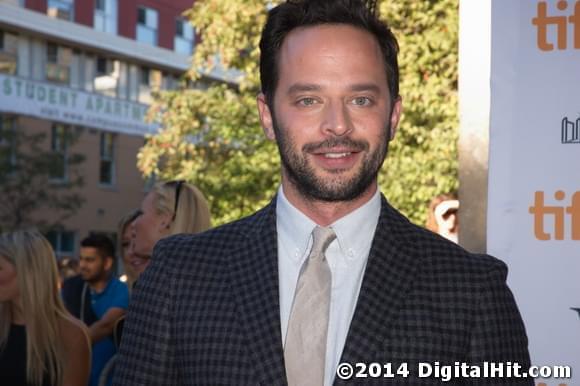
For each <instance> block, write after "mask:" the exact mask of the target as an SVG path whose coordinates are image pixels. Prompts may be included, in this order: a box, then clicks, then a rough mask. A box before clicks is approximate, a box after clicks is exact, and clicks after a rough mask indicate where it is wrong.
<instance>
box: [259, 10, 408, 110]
mask: <svg viewBox="0 0 580 386" xmlns="http://www.w3.org/2000/svg"><path fill="white" fill-rule="evenodd" d="M375 3H376V2H375V1H363V0H288V1H286V2H284V3H282V4H280V5H278V6H276V7H274V8H272V9H271V10H270V11H269V12H268V20H267V21H266V25H265V26H264V29H263V30H262V37H261V40H260V51H261V54H260V81H261V83H262V93H263V94H264V95H265V96H266V100H267V102H268V104H269V105H270V106H272V102H273V100H274V93H275V91H276V86H277V84H278V79H279V73H278V60H279V57H280V48H281V47H282V44H283V43H284V39H285V38H286V36H288V34H289V33H290V32H292V31H293V30H294V29H296V28H300V27H308V26H316V25H321V24H346V25H350V26H353V27H356V28H360V29H362V30H364V31H367V32H369V33H370V34H371V35H373V36H374V37H375V38H376V39H377V42H378V43H379V46H380V47H381V51H382V53H383V59H384V62H385V71H386V73H387V81H388V83H389V92H390V94H391V100H392V102H393V103H394V101H395V100H396V98H397V97H398V96H399V64H398V62H397V53H398V51H399V45H398V43H397V39H396V38H395V36H394V35H393V33H392V32H391V30H390V29H389V27H388V26H387V24H386V23H384V22H382V21H381V20H379V18H378V17H377V15H376V12H375V9H376V4H375Z"/></svg>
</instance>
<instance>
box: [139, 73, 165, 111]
mask: <svg viewBox="0 0 580 386" xmlns="http://www.w3.org/2000/svg"><path fill="white" fill-rule="evenodd" d="M162 82H163V75H162V73H161V71H159V70H153V69H151V68H148V67H141V68H140V73H139V102H141V103H151V92H152V91H159V89H160V88H161V84H162Z"/></svg>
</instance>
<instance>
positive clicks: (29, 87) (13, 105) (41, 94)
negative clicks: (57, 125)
mask: <svg viewBox="0 0 580 386" xmlns="http://www.w3.org/2000/svg"><path fill="white" fill-rule="evenodd" d="M148 108H149V106H147V105H144V104H141V103H135V102H130V101H127V100H122V99H117V98H112V97H108V96H104V95H100V94H94V93H89V92H85V91H82V90H77V89H72V88H70V87H64V86H59V85H57V84H52V83H45V82H38V81H34V80H30V79H24V78H19V77H16V76H10V75H5V74H0V111H2V112H10V113H15V114H21V115H30V116H34V117H37V118H42V119H48V120H51V121H56V122H63V123H70V124H73V125H81V126H86V127H93V128H97V129H103V130H107V131H112V132H117V133H125V134H133V135H145V134H148V133H153V132H154V131H155V130H156V125H152V124H148V123H145V121H144V117H145V114H146V112H147V109H148Z"/></svg>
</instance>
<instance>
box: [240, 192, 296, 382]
mask: <svg viewBox="0 0 580 386" xmlns="http://www.w3.org/2000/svg"><path fill="white" fill-rule="evenodd" d="M275 202H276V199H275V198H274V200H272V202H270V204H269V205H268V206H266V207H265V208H263V209H262V210H260V211H259V212H257V213H256V214H254V215H253V216H251V217H249V218H246V219H245V220H242V224H241V226H242V227H243V228H244V230H243V231H245V232H247V233H246V236H247V237H246V239H245V242H244V243H242V245H240V247H239V249H237V250H236V251H235V252H234V253H233V254H232V256H231V257H230V262H229V264H228V265H229V273H230V283H231V285H232V294H233V296H234V297H235V302H236V305H237V307H238V311H239V312H238V315H239V316H240V318H241V322H242V323H241V325H242V328H243V329H244V330H245V334H246V337H247V347H248V349H249V351H250V355H251V361H250V362H249V363H252V364H253V366H255V369H256V371H255V375H256V381H257V382H258V383H259V384H261V385H285V384H286V372H285V368H284V350H283V347H282V334H281V328H280V298H279V291H278V259H277V256H278V242H277V234H276V205H275Z"/></svg>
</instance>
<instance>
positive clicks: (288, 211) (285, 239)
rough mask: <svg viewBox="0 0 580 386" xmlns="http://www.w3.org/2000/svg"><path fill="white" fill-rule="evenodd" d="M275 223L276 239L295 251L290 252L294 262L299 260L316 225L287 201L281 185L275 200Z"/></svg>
mask: <svg viewBox="0 0 580 386" xmlns="http://www.w3.org/2000/svg"><path fill="white" fill-rule="evenodd" d="M276 222H277V225H278V237H280V239H281V241H282V243H283V244H286V245H288V246H292V247H293V248H294V249H296V251H292V256H294V257H295V258H296V260H298V259H300V258H301V257H302V256H303V255H304V253H305V252H306V248H308V242H309V241H310V235H311V234H312V231H313V230H314V227H316V223H315V222H314V221H312V220H311V219H310V218H309V217H308V216H306V215H305V214H304V213H302V212H301V211H300V210H298V209H297V208H296V207H295V206H294V205H292V204H291V203H290V201H288V199H287V198H286V196H285V195H284V190H283V189H282V185H280V188H279V189H278V195H277V198H276ZM294 252H295V253H294Z"/></svg>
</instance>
